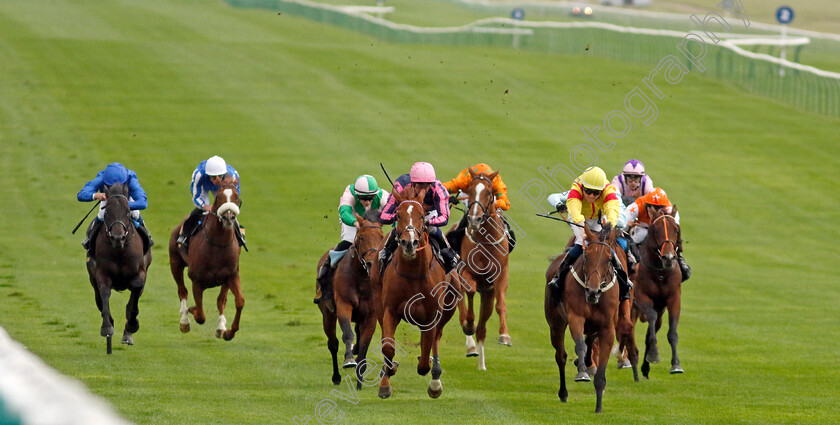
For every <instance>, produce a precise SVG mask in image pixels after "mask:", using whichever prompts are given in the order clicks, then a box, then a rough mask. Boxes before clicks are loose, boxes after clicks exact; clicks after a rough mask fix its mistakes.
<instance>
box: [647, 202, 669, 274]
mask: <svg viewBox="0 0 840 425" xmlns="http://www.w3.org/2000/svg"><path fill="white" fill-rule="evenodd" d="M665 217H669V218H671V219H672V220H674V223H675V224H676V219H674V217H672V216H670V215H667V214H666V215H662V216H659V217H657V218H656V219H655V220H653V222H652V223H651V224H650V226H649V227H648V228H649V229H650V230H648V237H649V238H650V237H652V235H651V233H653V232H652V231H653V225H654V224H656V222H657V221H659V220H661V219H663V218H665ZM664 227H665V241H664V242H662V245H660V246H659V248H656V247H655V246H651V247H652V248H654V249H656V254H657V258H658V259H659V264H663V261H662V249H664V248H665V244H668V243H670V244H671V246H672V247H673V248H674V251H676V250H677V245H676V244H675V243H674V241H672V240H671V239H670V238H669V237H668V226H664ZM654 243H655V242H654ZM648 251H650V250H649V249H648V250H645V251H644V252H643V253H642V263H643V264H644V265H645V267H647V268H648V269H651V270H654V271H657V272H664V271H668V270H673V269H674V268H675V267H676V266H671V268H666V267H665V266H664V265H661V266H658V265H656V264H651V263H649V262H648V261H647V260H646V259H645V257H647V255H645V254H647V252H648ZM664 277H665V276H664V275H662V276H659V280H660V281H661V280H663V279H664Z"/></svg>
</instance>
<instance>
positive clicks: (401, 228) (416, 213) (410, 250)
mask: <svg viewBox="0 0 840 425" xmlns="http://www.w3.org/2000/svg"><path fill="white" fill-rule="evenodd" d="M425 196H426V189H420V190H417V189H415V188H414V187H412V186H408V187H406V188H405V190H403V193H394V198H395V199H394V200H395V201H396V202H397V204H398V205H399V206H398V207H397V222H396V226H395V227H394V230H395V231H396V233H397V238H398V241H399V244H400V248H402V254H403V257H405V258H407V259H414V257H415V256H416V255H417V251H419V250H421V249H423V248H425V247H426V245H428V243H429V235H428V233H426V218H425V217H426V209H425V208H424V207H423V199H424V198H425Z"/></svg>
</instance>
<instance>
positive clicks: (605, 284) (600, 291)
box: [570, 242, 616, 295]
mask: <svg viewBox="0 0 840 425" xmlns="http://www.w3.org/2000/svg"><path fill="white" fill-rule="evenodd" d="M589 243H592V244H597V245H604V246H606V247H607V248H609V250H610V252H611V253H613V255H615V252H614V251H613V249H612V247H611V246H609V245H608V244H606V243H604V242H589ZM583 262H584V264H585V263H586V253H584V254H583ZM610 269H612V266H610ZM570 271H571V272H572V276H574V278H575V280H576V281H577V283H579V284H580V286H582V287H583V289H586V290H590V291H591V290H592V288H590V287H588V286H586V281H584V280H583V279H581V278H580V276H578V274H577V272H576V271H575V268H574V267H571V269H570ZM612 275H613V277H612V280H611V281H610V282H609V283H608V282H607V279H603V280H601V283H600V285H598V289H597V290H595V291H596V292H597V294H598V295H600V294H603V293H604V292H607V291H608V290H609V289H610V288H612V287H613V285H615V282H616V275H615V271H613V273H612ZM584 277H586V276H584Z"/></svg>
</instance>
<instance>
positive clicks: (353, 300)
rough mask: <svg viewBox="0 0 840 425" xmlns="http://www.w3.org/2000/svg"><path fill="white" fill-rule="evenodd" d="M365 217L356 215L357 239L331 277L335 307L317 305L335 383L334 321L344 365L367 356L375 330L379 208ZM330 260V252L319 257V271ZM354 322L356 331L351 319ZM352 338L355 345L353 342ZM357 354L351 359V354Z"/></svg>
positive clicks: (337, 377) (337, 381)
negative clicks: (373, 272) (374, 277)
mask: <svg viewBox="0 0 840 425" xmlns="http://www.w3.org/2000/svg"><path fill="white" fill-rule="evenodd" d="M365 217H366V218H362V217H359V216H358V215H356V219H357V220H358V222H359V229H358V231H357V232H356V238H355V240H354V241H353V245H352V246H351V247H350V249H349V252H348V253H347V254H345V258H343V259H342V260H341V261H340V262H339V263H338V265H337V266H336V269H335V272H334V273H333V276H332V285H333V297H334V300H335V310H334V311H331V309H330V307H328V306H327V304H328V303H327V302H321V303H319V304H318V308H319V309H320V310H321V316H322V318H323V326H324V333H325V334H326V335H327V341H328V342H327V347H328V348H329V350H330V354H331V355H332V366H333V375H332V382H333V384H335V385H338V384H340V383H341V375H340V374H339V371H338V358H337V357H338V339H337V338H336V331H335V324H336V320H337V321H338V323H339V326H340V327H341V333H342V337H341V340H342V341H343V342H344V346H345V350H344V364H343V367H344V368H345V369H347V368H355V367H356V366H357V364H359V363H362V360H364V359H365V357H366V356H367V351H368V347H369V346H370V341H371V339H372V338H373V333H374V331H375V330H376V319H377V316H376V309H375V308H374V305H373V289H372V287H371V283H370V277H371V268H372V266H373V264H375V263H376V262H377V252H378V251H379V248H378V247H379V245H380V244H381V243H382V240H383V239H384V238H385V235H383V234H382V225H381V224H380V223H379V222H378V217H379V210H370V211H368V212H367V213H366V214H365ZM327 261H330V259H329V252H327V253H325V254H324V255H323V256H321V259H320V260H319V261H318V268H317V269H316V270H319V269H320V268H321V266H322V265H323V264H324V263H325V262H327ZM351 321H352V322H355V323H356V334H355V335H354V333H353V327H352V325H351V323H350V322H351ZM354 339H355V341H356V344H355V345H354ZM354 353H355V354H356V355H357V357H356V358H355V359H354V358H353V354H354ZM360 368H361V369H362V370H360V371H359V374H358V375H357V376H359V377H361V376H364V368H365V366H364V363H362V365H361V366H360ZM357 388H358V389H361V388H362V383H361V380H360V379H359V380H357Z"/></svg>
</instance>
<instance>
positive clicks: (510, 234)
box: [502, 215, 516, 254]
mask: <svg viewBox="0 0 840 425" xmlns="http://www.w3.org/2000/svg"><path fill="white" fill-rule="evenodd" d="M502 223H505V229H507V235H508V254H510V253H511V252H513V248H514V247H516V235H515V234H514V233H513V229H511V228H510V223H508V221H507V219H506V218H505V216H504V215H503V216H502Z"/></svg>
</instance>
